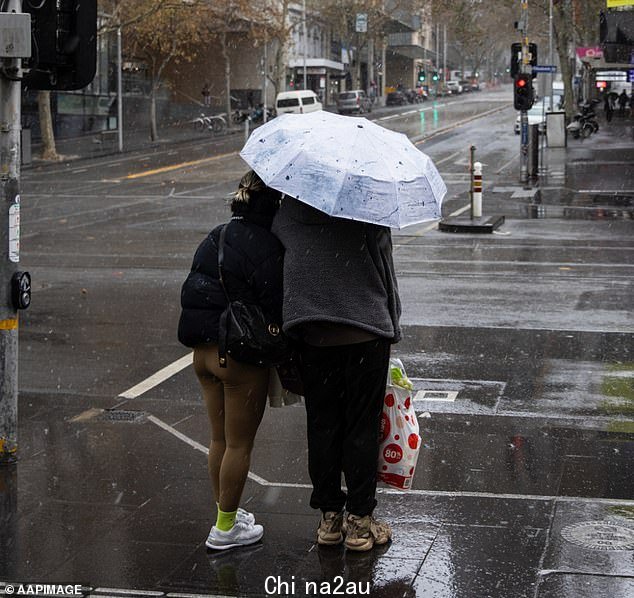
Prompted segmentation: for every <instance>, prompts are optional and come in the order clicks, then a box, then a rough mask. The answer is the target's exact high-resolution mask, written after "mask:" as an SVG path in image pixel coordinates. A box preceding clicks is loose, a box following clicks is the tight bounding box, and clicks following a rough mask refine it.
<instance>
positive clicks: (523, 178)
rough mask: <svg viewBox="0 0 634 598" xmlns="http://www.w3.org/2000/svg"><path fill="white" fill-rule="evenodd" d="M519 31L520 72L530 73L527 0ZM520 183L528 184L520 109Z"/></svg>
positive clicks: (523, 118) (523, 115)
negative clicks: (520, 33)
mask: <svg viewBox="0 0 634 598" xmlns="http://www.w3.org/2000/svg"><path fill="white" fill-rule="evenodd" d="M521 8H522V12H521V16H520V21H519V22H520V31H521V32H522V63H521V65H520V72H521V73H524V74H526V73H530V72H531V67H530V58H529V55H528V54H529V51H528V0H521ZM520 183H523V184H525V185H527V184H528V112H527V111H526V110H521V111H520Z"/></svg>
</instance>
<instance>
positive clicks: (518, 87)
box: [513, 73, 533, 110]
mask: <svg viewBox="0 0 634 598" xmlns="http://www.w3.org/2000/svg"><path fill="white" fill-rule="evenodd" d="M532 105H533V77H532V75H529V74H528V73H520V74H519V75H516V77H515V81H514V82H513V106H514V108H515V110H530V108H531V106H532Z"/></svg>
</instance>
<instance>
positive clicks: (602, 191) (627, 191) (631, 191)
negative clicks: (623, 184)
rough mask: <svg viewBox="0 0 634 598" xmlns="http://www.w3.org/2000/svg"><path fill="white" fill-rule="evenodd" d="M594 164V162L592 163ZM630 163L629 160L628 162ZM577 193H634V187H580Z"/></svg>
mask: <svg viewBox="0 0 634 598" xmlns="http://www.w3.org/2000/svg"><path fill="white" fill-rule="evenodd" d="M592 164H594V162H593V163H592ZM608 164H615V162H608ZM628 164H629V162H628ZM577 193H597V194H601V195H621V194H623V193H634V189H615V190H614V191H606V190H605V189H579V191H577Z"/></svg>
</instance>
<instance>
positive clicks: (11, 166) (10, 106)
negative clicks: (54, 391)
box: [0, 0, 22, 464]
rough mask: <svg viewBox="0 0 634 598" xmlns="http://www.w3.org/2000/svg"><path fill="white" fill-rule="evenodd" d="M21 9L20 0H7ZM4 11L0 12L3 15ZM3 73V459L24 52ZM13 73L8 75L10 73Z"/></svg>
mask: <svg viewBox="0 0 634 598" xmlns="http://www.w3.org/2000/svg"><path fill="white" fill-rule="evenodd" d="M4 6H5V9H6V11H7V12H9V13H21V12H22V0H8V2H6V3H5V4H4ZM1 16H2V15H1V14H0V18H1ZM0 63H1V64H2V72H1V73H0V201H2V214H1V215H0V247H1V248H2V249H1V250H0V252H1V257H0V264H1V265H0V464H2V463H10V462H13V461H15V459H16V458H17V449H18V314H17V311H16V309H15V307H14V306H13V304H12V300H11V279H12V277H13V275H14V273H15V271H16V267H17V266H16V264H17V262H18V261H19V259H20V237H19V235H20V228H19V227H20V130H21V126H20V125H21V122H20V121H21V114H20V110H21V97H20V95H21V87H22V86H21V83H20V81H19V77H20V75H21V67H22V59H21V58H2V59H0ZM7 75H9V76H10V78H9V77H8V76H7Z"/></svg>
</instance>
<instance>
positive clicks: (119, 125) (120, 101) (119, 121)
mask: <svg viewBox="0 0 634 598" xmlns="http://www.w3.org/2000/svg"><path fill="white" fill-rule="evenodd" d="M122 55H123V52H122V49H121V26H120V25H119V27H117V129H118V138H119V151H120V152H122V151H123V59H122Z"/></svg>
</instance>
